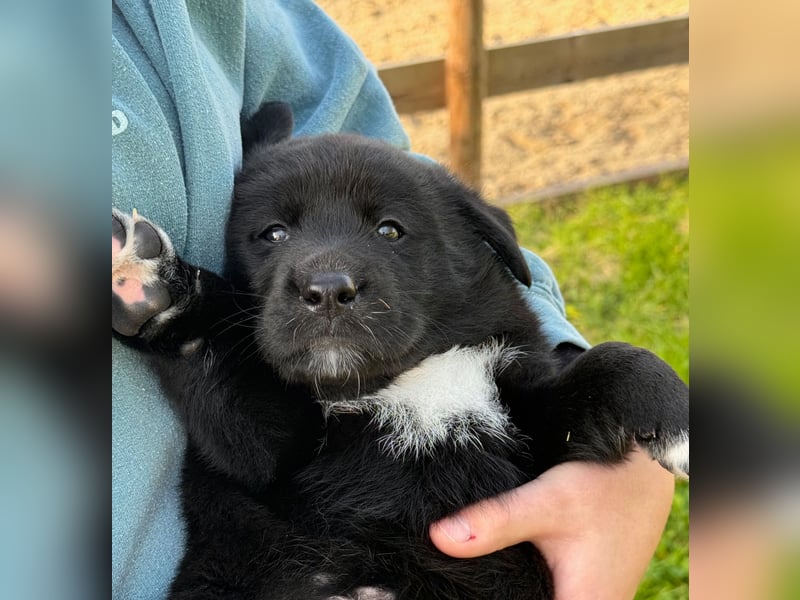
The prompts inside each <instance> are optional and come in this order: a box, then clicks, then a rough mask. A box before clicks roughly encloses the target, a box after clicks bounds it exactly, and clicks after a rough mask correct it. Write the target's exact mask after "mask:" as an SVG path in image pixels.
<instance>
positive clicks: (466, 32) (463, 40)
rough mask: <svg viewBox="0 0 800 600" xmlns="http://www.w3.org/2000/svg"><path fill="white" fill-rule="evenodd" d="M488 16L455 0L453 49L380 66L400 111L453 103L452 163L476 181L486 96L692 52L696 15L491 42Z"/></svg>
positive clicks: (467, 0)
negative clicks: (486, 42)
mask: <svg viewBox="0 0 800 600" xmlns="http://www.w3.org/2000/svg"><path fill="white" fill-rule="evenodd" d="M482 17H483V2H482V0H450V42H449V47H448V52H447V56H445V57H443V58H438V59H434V60H427V61H415V62H409V63H403V64H399V65H392V66H386V67H384V68H382V69H380V70H379V72H378V73H379V75H380V77H381V80H382V81H383V83H384V85H386V88H387V89H388V90H389V94H390V95H391V96H392V99H393V100H394V104H395V107H396V108H397V110H398V112H401V113H409V112H415V111H421V110H433V109H438V108H443V107H445V106H447V107H448V110H449V113H450V162H451V166H452V168H453V170H454V171H455V172H456V173H458V174H459V175H460V176H461V177H462V178H463V179H464V180H465V181H468V182H470V183H471V184H473V185H476V186H478V185H479V184H480V157H481V145H482V144H481V102H482V100H483V98H485V97H487V96H498V95H500V94H508V93H511V92H518V91H523V90H532V89H536V88H541V87H546V86H551V85H558V84H562V83H569V82H574V81H582V80H585V79H590V78H592V77H601V76H604V75H612V74H617V73H625V72H629V71H636V70H641V69H649V68H652V67H659V66H665V65H670V64H678V63H685V62H688V60H689V17H688V15H682V16H678V17H671V18H665V19H658V20H654V21H647V22H642V23H636V24H633V25H623V26H618V27H603V28H600V29H595V30H592V31H588V32H577V33H570V34H567V35H561V36H556V37H550V38H539V39H532V40H528V41H526V42H523V43H519V44H511V45H504V46H497V47H493V48H489V49H486V48H484V47H483V41H482V40H483V22H482ZM683 162H685V161H683ZM634 171H635V170H634Z"/></svg>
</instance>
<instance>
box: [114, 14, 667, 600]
mask: <svg viewBox="0 0 800 600" xmlns="http://www.w3.org/2000/svg"><path fill="white" fill-rule="evenodd" d="M112 34H113V35H112V61H113V63H112V65H113V66H112V68H113V71H112V72H113V83H112V173H113V204H114V206H116V207H117V208H118V209H120V210H122V211H126V212H130V211H131V210H132V209H133V208H136V209H137V210H139V211H140V212H141V213H143V214H146V215H148V217H151V218H153V220H154V221H156V222H158V223H159V224H160V225H162V226H163V227H164V228H165V229H166V230H167V231H168V232H169V234H170V236H171V238H172V240H173V242H174V243H175V246H176V248H177V249H178V250H179V251H180V253H181V254H182V256H184V257H186V258H187V259H188V260H190V261H191V262H193V263H194V264H198V265H202V266H204V267H206V268H209V269H212V270H215V271H220V270H221V267H222V264H221V261H222V257H223V256H224V249H223V231H224V226H223V224H224V222H225V220H226V216H227V210H228V202H229V198H230V193H231V189H232V186H233V177H234V173H235V172H236V170H237V168H238V166H239V164H240V161H241V142H240V131H239V118H240V114H251V113H252V112H254V111H255V109H256V108H257V107H258V106H259V105H261V104H262V103H263V102H264V101H266V100H282V101H285V102H289V103H290V104H291V105H292V107H293V110H294V113H295V118H296V124H297V133H298V135H314V134H318V133H323V132H330V131H350V132H355V133H359V134H362V135H366V136H370V137H376V138H381V139H383V140H385V141H388V142H389V143H391V144H393V145H396V146H398V147H401V148H405V149H407V148H408V140H407V138H406V135H405V133H404V132H403V130H402V127H401V125H400V123H399V120H398V118H397V115H396V113H395V111H394V109H393V107H392V104H391V100H390V98H389V96H388V94H387V93H386V90H385V89H384V88H383V86H382V85H381V83H380V80H379V79H378V77H377V74H376V72H375V70H374V68H373V67H371V66H370V65H369V63H368V62H367V61H366V59H365V58H364V56H363V55H362V54H361V53H360V51H359V50H358V48H357V47H356V46H355V45H354V44H353V42H352V41H351V40H349V39H348V38H347V37H346V35H345V34H344V33H343V32H342V31H341V30H340V29H339V28H338V27H337V26H336V25H335V24H334V23H333V22H332V21H330V20H329V19H328V18H327V17H326V16H325V15H324V13H323V12H322V11H321V10H320V9H319V8H317V7H316V6H315V5H314V4H313V3H311V2H308V1H304V0H296V1H289V0H287V1H277V0H274V1H267V0H265V1H263V2H259V3H245V2H242V1H238V0H237V1H231V2H227V3H225V4H224V6H221V5H217V4H215V3H206V2H191V1H188V0H187V2H185V3H184V2H145V1H144V0H128V1H125V2H123V1H122V0H119V1H116V2H114V4H113V7H112ZM526 256H528V257H529V266H530V268H531V271H532V273H533V279H534V282H535V283H534V285H533V286H532V287H531V289H530V292H529V300H530V305H531V309H532V310H534V311H536V312H537V314H538V315H539V316H540V318H541V320H542V322H543V324H544V330H545V332H546V334H547V335H548V339H549V340H550V341H551V342H552V344H553V346H554V347H555V346H556V345H558V344H561V343H570V344H573V345H575V346H577V347H579V348H587V347H588V344H587V343H586V341H585V340H584V339H583V338H582V337H581V336H580V334H579V333H578V332H577V331H576V330H575V329H574V328H573V327H572V326H571V325H570V324H569V323H568V322H567V320H566V318H565V315H564V305H563V299H562V298H561V295H560V292H559V290H558V285H557V283H556V281H555V279H554V278H553V275H552V273H551V272H550V270H549V268H548V267H547V266H546V265H545V264H544V263H543V262H542V261H541V259H539V258H538V257H535V256H534V255H532V254H530V253H528V254H527V255H526ZM112 381H113V393H112V396H113V397H112V400H113V403H112V423H113V444H114V453H113V464H112V467H113V486H112V502H113V512H112V518H113V532H112V535H113V537H112V540H113V548H112V589H113V596H114V597H115V598H163V597H164V596H165V595H166V593H167V590H168V586H169V583H170V581H171V579H172V577H173V575H174V573H175V570H176V568H177V565H178V562H179V560H180V558H181V553H182V540H183V525H182V522H181V518H180V508H179V501H178V491H177V490H178V486H177V481H178V478H179V474H180V467H181V460H182V455H183V448H184V444H185V438H184V433H183V432H182V431H181V430H180V427H179V425H178V421H177V419H176V418H175V416H174V415H172V414H171V413H170V409H169V408H168V405H167V403H166V401H164V400H163V399H162V397H161V392H160V391H159V389H158V385H157V383H156V382H155V380H154V378H153V376H152V375H151V374H150V372H149V370H148V368H147V366H146V365H145V364H144V361H143V360H142V359H141V357H140V356H139V355H137V354H135V353H133V352H132V351H130V350H129V349H127V348H124V347H123V346H122V345H121V344H119V343H117V342H116V341H114V342H112ZM672 490H673V479H672V476H671V475H670V474H669V473H667V472H666V471H664V470H663V469H662V468H661V467H660V466H659V465H658V464H657V463H655V462H653V461H651V460H650V459H649V458H647V457H646V456H645V455H644V453H642V452H638V451H636V452H633V453H632V454H631V456H630V460H628V461H627V462H626V463H625V464H622V465H619V466H616V467H613V468H609V467H603V466H600V465H594V464H584V463H567V464H562V465H559V466H557V467H555V468H553V469H551V470H550V471H548V472H546V473H545V474H543V475H542V476H541V477H539V478H538V479H536V480H534V481H532V482H530V483H528V484H526V485H524V486H522V487H520V488H518V489H516V490H512V491H510V492H508V493H506V494H505V495H504V496H503V497H501V498H497V499H490V500H487V501H484V502H482V503H480V504H479V505H477V506H474V507H470V508H468V509H466V510H464V511H462V512H461V513H460V514H458V515H453V516H452V517H450V518H448V519H445V520H444V521H442V522H440V523H437V524H436V525H434V526H433V527H432V528H431V532H430V535H431V539H432V540H433V542H434V544H435V545H436V546H437V547H438V548H439V549H440V550H441V551H443V552H445V553H447V554H449V555H451V556H454V557H470V556H478V555H482V554H487V553H490V552H493V551H495V550H497V549H499V548H503V547H506V546H509V545H512V544H515V543H518V542H521V541H531V542H534V543H535V544H536V545H537V546H538V547H539V548H540V549H541V550H542V552H543V553H544V555H545V557H546V559H547V561H548V563H549V565H550V566H551V568H552V570H553V573H554V577H555V587H556V597H557V598H558V599H566V598H570V599H571V600H575V599H578V600H580V599H582V598H600V599H604V598H608V599H609V600H611V599H613V600H617V599H620V598H631V597H633V595H634V593H635V591H636V587H637V585H638V581H639V579H640V578H641V576H642V574H643V573H644V570H645V568H646V566H647V564H648V561H649V559H650V557H651V555H652V553H653V551H654V549H655V547H656V544H657V542H658V540H659V538H660V535H661V531H662V529H663V526H664V523H665V521H666V517H667V515H668V513H669V508H670V504H671V497H672Z"/></svg>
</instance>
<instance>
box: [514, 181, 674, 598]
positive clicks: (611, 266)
mask: <svg viewBox="0 0 800 600" xmlns="http://www.w3.org/2000/svg"><path fill="white" fill-rule="evenodd" d="M688 193H689V185H688V181H687V180H686V179H684V178H664V179H663V180H662V181H660V182H659V183H657V184H652V185H639V186H637V187H635V188H629V187H626V186H616V187H610V188H604V189H599V190H595V191H592V192H589V193H586V194H584V195H582V196H580V197H578V198H574V199H569V200H561V201H558V202H552V203H547V204H532V203H531V204H520V205H516V206H512V207H510V209H509V213H510V214H511V217H512V219H513V220H514V224H515V226H516V228H517V234H518V236H519V242H520V245H521V246H524V247H526V248H529V249H531V250H533V251H534V252H536V253H537V254H539V255H540V256H542V257H543V258H544V259H545V260H547V262H548V263H549V264H550V266H551V267H552V268H553V271H554V272H555V274H556V277H557V279H558V281H559V285H560V286H561V291H562V292H563V294H564V298H565V301H566V303H567V313H568V316H569V318H570V321H571V322H572V323H573V324H575V326H576V327H577V328H578V329H579V330H580V331H581V332H582V333H583V335H584V336H585V337H586V338H587V339H588V340H589V341H590V342H591V343H600V342H603V341H607V340H621V341H625V342H629V343H632V344H636V345H639V346H644V347H646V348H648V349H649V350H652V351H653V352H655V353H656V354H658V355H659V356H661V357H662V358H663V359H664V360H666V361H667V362H668V363H669V364H671V365H672V367H673V368H674V369H675V370H676V371H677V372H678V374H680V376H681V377H683V378H684V379H685V380H686V381H688V379H689V301H688V289H689V210H688ZM688 597H689V489H688V486H687V485H685V484H682V483H681V484H678V486H677V489H676V494H675V500H674V501H673V506H672V514H671V515H670V519H669V522H668V523H667V527H666V530H665V532H664V536H663V538H662V540H661V544H660V545H659V547H658V550H657V551H656V555H655V557H654V558H653V561H652V562H651V564H650V567H649V569H648V572H647V575H646V576H645V579H644V581H643V582H642V584H641V586H640V588H639V593H638V594H637V596H636V598H637V600H645V599H647V600H650V599H658V600H677V599H685V598H688Z"/></svg>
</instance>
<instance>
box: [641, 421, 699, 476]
mask: <svg viewBox="0 0 800 600" xmlns="http://www.w3.org/2000/svg"><path fill="white" fill-rule="evenodd" d="M635 438H636V442H637V443H638V444H639V446H641V447H642V448H644V449H645V450H646V451H647V452H648V453H649V454H650V456H652V457H653V458H654V459H655V460H657V461H658V462H659V464H660V465H661V466H662V467H664V468H665V469H666V470H667V471H669V472H670V473H672V474H673V475H675V476H676V477H680V478H681V479H689V430H688V429H687V430H685V431H679V432H675V433H658V434H657V433H654V432H640V433H638V434H636V436H635Z"/></svg>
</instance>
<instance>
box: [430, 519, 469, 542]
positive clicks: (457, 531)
mask: <svg viewBox="0 0 800 600" xmlns="http://www.w3.org/2000/svg"><path fill="white" fill-rule="evenodd" d="M437 527H439V528H440V529H441V530H442V533H444V534H445V535H446V536H447V537H448V538H450V540H451V541H453V542H455V543H456V544H463V543H464V542H468V541H470V540H471V539H473V538H474V537H475V536H473V535H472V531H470V528H469V523H467V521H466V520H465V519H463V518H461V517H460V516H458V515H454V516H452V517H447V518H446V519H442V520H441V521H439V523H438V524H437Z"/></svg>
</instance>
